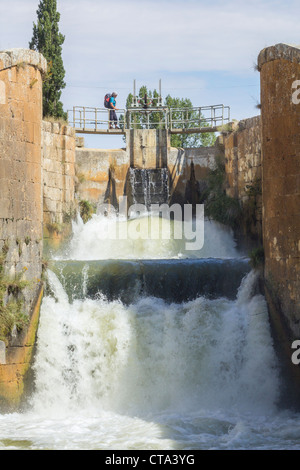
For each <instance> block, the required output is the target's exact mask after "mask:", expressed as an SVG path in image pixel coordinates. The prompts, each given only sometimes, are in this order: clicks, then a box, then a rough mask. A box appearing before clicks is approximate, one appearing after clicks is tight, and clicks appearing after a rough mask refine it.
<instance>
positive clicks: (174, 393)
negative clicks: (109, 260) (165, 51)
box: [0, 271, 300, 449]
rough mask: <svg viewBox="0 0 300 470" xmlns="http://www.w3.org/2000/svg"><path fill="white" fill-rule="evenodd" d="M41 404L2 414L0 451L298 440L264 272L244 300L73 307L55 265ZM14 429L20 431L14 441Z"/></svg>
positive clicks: (43, 332) (101, 302)
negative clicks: (282, 394) (283, 395)
mask: <svg viewBox="0 0 300 470" xmlns="http://www.w3.org/2000/svg"><path fill="white" fill-rule="evenodd" d="M48 276H49V284H50V287H51V290H52V292H53V295H52V296H47V297H45V298H44V301H43V305H42V311H41V319H40V327H39V332H38V351H37V356H36V362H35V365H34V370H35V374H36V391H35V393H34V395H33V397H32V399H31V405H30V411H28V412H26V413H24V414H17V413H15V414H11V415H2V416H0V429H1V433H0V448H1V443H2V446H3V447H4V448H22V447H25V448H31V449H46V448H47V449H211V448H217V449H228V448H233V449H235V448H259V449H263V448H297V446H298V440H297V438H298V431H299V429H300V426H299V423H297V421H296V420H295V419H293V418H292V417H291V416H288V415H284V414H280V413H279V412H278V410H277V409H276V400H277V399H278V393H279V378H278V371H277V367H276V356H275V354H274V350H273V345H272V340H271V335H270V328H269V323H268V315H267V308H266V303H265V300H264V298H263V297H262V296H261V295H253V292H254V286H255V282H256V274H255V273H254V272H251V273H250V274H249V275H247V277H246V278H245V279H244V281H243V282H242V285H241V287H240V290H239V293H238V297H237V299H236V300H235V301H229V300H226V299H217V300H208V299H205V298H198V299H196V300H194V301H191V302H187V303H184V304H167V303H165V302H164V301H162V300H160V299H156V298H142V299H139V300H137V301H136V302H135V303H133V304H131V305H129V306H125V305H123V304H122V303H121V302H117V301H115V302H107V301H106V299H104V298H101V299H98V300H90V299H85V300H83V301H74V303H73V304H70V303H69V301H68V298H67V296H66V293H65V292H64V290H63V288H62V285H61V284H60V282H59V280H58V279H57V277H56V276H55V274H54V273H52V272H51V271H49V273H48ZM12 436H13V439H12Z"/></svg>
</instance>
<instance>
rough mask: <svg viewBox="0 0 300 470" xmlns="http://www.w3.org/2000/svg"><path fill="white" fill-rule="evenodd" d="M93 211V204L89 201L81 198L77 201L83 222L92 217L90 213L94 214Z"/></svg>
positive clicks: (94, 209)
mask: <svg viewBox="0 0 300 470" xmlns="http://www.w3.org/2000/svg"><path fill="white" fill-rule="evenodd" d="M95 211H96V208H95V206H94V205H93V204H91V203H90V202H89V201H85V200H81V201H80V202H79V212H80V217H81V218H82V220H83V222H84V223H85V224H86V223H87V222H88V221H89V220H90V219H91V218H92V215H93V214H95Z"/></svg>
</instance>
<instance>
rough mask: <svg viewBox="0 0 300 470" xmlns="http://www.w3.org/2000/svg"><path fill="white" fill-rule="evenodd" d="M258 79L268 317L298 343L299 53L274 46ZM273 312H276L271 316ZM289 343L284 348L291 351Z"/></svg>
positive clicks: (260, 61)
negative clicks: (295, 100) (280, 323)
mask: <svg viewBox="0 0 300 470" xmlns="http://www.w3.org/2000/svg"><path fill="white" fill-rule="evenodd" d="M258 68H259V70H260V76H261V107H262V108H261V112H262V152H263V167H262V173H263V240H264V251H265V281H266V290H267V295H268V296H269V298H270V300H271V301H272V304H273V305H274V306H275V308H274V309H272V315H273V316H274V317H275V315H276V314H279V317H278V318H280V319H281V320H282V319H284V320H285V323H286V324H287V327H288V330H289V335H290V337H293V338H298V339H299V338H300V132H299V125H300V104H294V103H293V100H292V93H293V91H295V90H294V89H293V83H294V81H295V80H300V49H299V48H298V47H292V46H288V45H286V44H277V45H275V46H272V47H268V48H266V49H264V50H262V51H261V53H260V54H259V57H258ZM275 312H277V313H275ZM290 344H291V343H289V348H290Z"/></svg>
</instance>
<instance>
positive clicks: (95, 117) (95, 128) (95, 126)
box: [95, 108, 98, 131]
mask: <svg viewBox="0 0 300 470" xmlns="http://www.w3.org/2000/svg"><path fill="white" fill-rule="evenodd" d="M97 120H98V118H97V108H95V131H96V130H97Z"/></svg>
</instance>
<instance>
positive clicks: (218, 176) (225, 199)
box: [203, 157, 241, 228]
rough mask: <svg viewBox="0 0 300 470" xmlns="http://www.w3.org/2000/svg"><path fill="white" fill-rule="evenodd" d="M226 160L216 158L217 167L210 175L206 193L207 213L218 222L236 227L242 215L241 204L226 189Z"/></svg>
mask: <svg viewBox="0 0 300 470" xmlns="http://www.w3.org/2000/svg"><path fill="white" fill-rule="evenodd" d="M225 181H226V173H225V162H224V160H223V159H222V158H221V157H219V158H217V159H216V168H215V169H214V170H210V172H209V175H208V188H207V190H206V193H205V194H204V201H203V202H204V204H205V215H206V216H207V217H209V218H212V219H213V220H216V221H217V222H220V223H222V224H225V225H229V226H230V227H232V228H236V226H237V225H238V220H239V217H240V215H241V206H240V203H239V201H238V200H237V199H234V198H232V197H230V196H227V194H226V191H225Z"/></svg>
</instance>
